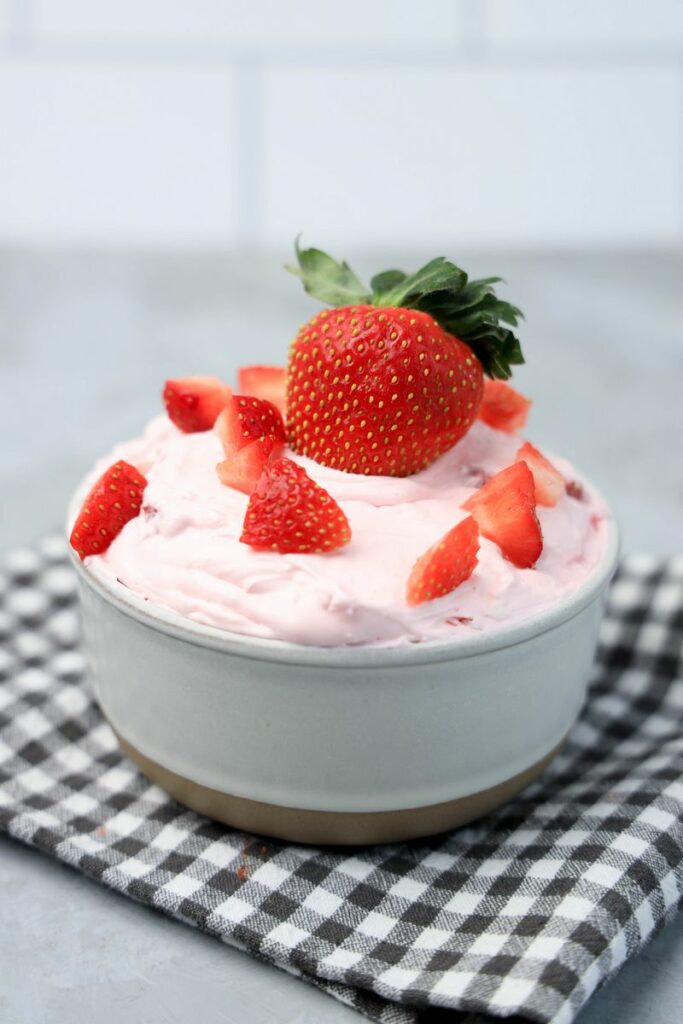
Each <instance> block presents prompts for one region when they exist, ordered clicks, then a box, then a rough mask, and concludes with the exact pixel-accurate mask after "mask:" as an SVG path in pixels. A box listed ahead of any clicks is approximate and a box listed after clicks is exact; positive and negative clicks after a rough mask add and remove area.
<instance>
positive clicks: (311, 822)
mask: <svg viewBox="0 0 683 1024" xmlns="http://www.w3.org/2000/svg"><path fill="white" fill-rule="evenodd" d="M117 737H118V740H119V743H120V744H121V747H122V749H123V750H124V752H125V753H126V754H127V755H128V757H130V758H131V760H132V761H135V763H136V764H137V765H138V766H139V767H140V768H141V769H142V771H143V772H144V774H145V775H146V776H147V778H148V779H150V780H151V781H152V782H154V783H156V785H158V786H161V788H162V789H165V790H166V792H167V793H170V795H171V796H172V797H174V799H176V800H178V801H179V802H180V803H182V804H185V805H186V806H187V807H190V808H191V809H192V810H193V811H198V812H199V813H200V814H205V815H207V817H209V818H215V819H216V820H217V821H221V822H223V823H224V824H225V825H231V826H232V827H233V828H238V829H241V830H242V831H244V832H257V833H260V834H262V835H265V836H273V837H275V838H276V839H287V840H290V841H293V842H295V843H313V844H315V845H320V844H323V845H333V846H365V845H367V844H370V843H393V842H399V841H402V840H405V839H417V838H419V837H421V836H430V835H435V834H436V833H438V832H445V831H447V830H448V829H452V828H457V827H458V826H459V825H465V824H466V823H467V822H469V821H473V820H474V819H475V818H481V817H482V816H483V815H484V814H488V813H489V811H493V810H495V809H496V808H497V807H500V806H502V804H504V803H507V801H508V800H510V799H511V798H512V797H513V796H515V795H516V794H517V793H519V792H520V790H522V789H524V787H525V786H527V785H528V784H529V783H530V782H532V781H533V780H534V779H535V778H537V777H538V776H539V775H540V774H541V772H542V771H543V770H544V768H546V767H547V765H548V764H550V762H551V761H552V759H553V758H554V757H555V755H556V754H557V752H558V751H559V750H560V748H561V747H562V744H563V743H564V740H563V741H562V743H559V744H558V746H556V747H554V748H553V749H552V750H551V751H550V752H549V753H548V754H546V756H545V757H543V758H541V760H540V761H537V762H536V763H535V764H532V765H531V767H529V768H527V769H525V771H523V772H520V773H519V774H518V775H513V776H512V777H511V778H509V779H505V780H504V781H503V782H500V783H498V785H497V786H491V787H490V788H489V789H483V790H481V791H480V792H479V793H472V794H471V795H469V796H463V797H458V798H457V799H456V800H446V801H444V802H443V803H439V804H430V805H429V806H428V807H411V808H406V809H405V810H399V811H369V812H366V811H363V812H356V811H311V810H302V809H299V808H296V807H280V806H279V805H277V804H267V803H262V802H261V801H260V800H248V799H246V798H245V797H241V796H232V794H230V793H221V792H220V791H219V790H217V789H210V788H209V787H208V786H202V785H200V784H199V783H198V782H192V780H191V779H186V778H183V776H182V775H176V773H175V772H172V771H169V769H168V768H164V767H163V766H162V765H160V764H157V763H156V761H152V760H150V758H148V757H145V755H144V754H141V753H140V751H139V750H137V749H136V748H135V747H133V746H131V744H130V743H128V742H127V741H126V740H124V739H123V737H122V736H120V735H119V734H118V733H117Z"/></svg>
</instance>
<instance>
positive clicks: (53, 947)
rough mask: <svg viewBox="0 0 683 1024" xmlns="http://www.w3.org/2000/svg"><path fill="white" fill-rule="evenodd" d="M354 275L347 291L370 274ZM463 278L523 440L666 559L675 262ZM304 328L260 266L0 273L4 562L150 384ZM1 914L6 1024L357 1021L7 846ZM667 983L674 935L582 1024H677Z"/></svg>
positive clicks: (34, 261)
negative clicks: (501, 356) (493, 318)
mask: <svg viewBox="0 0 683 1024" xmlns="http://www.w3.org/2000/svg"><path fill="white" fill-rule="evenodd" d="M427 255H429V254H427ZM417 258H418V257H416V256H415V255H413V256H412V257H408V256H405V254H404V259H403V260H399V261H398V262H404V263H405V264H406V265H407V266H408V267H409V268H410V267H412V266H413V265H414V264H415V263H416V261H417ZM356 262H357V264H358V269H359V270H360V271H363V272H366V271H367V270H371V269H377V267H378V266H381V265H383V263H384V261H383V260H382V259H379V260H377V261H375V260H373V259H370V258H366V259H359V260H357V261H356ZM389 262H391V263H394V262H397V261H396V260H395V259H391V260H390V261H389ZM462 262H463V263H464V264H465V265H466V266H467V267H468V269H471V270H472V272H473V273H475V274H479V273H489V272H498V273H501V274H503V275H504V276H505V277H506V278H507V279H508V281H509V282H510V288H509V289H508V294H509V295H510V297H511V298H513V299H514V300H515V301H517V302H518V303H519V304H520V305H521V306H522V308H524V309H525V310H526V311H527V315H528V323H527V325H525V328H524V335H523V337H524V339H525V341H526V346H525V347H526V351H527V358H528V360H529V365H528V366H526V367H524V368H523V369H522V370H521V371H520V372H519V374H518V376H517V383H518V386H519V387H520V389H522V390H524V391H526V393H527V394H529V395H530V396H531V397H533V398H534V399H535V406H534V413H533V418H532V420H531V423H530V427H529V431H528V433H529V436H530V437H531V438H532V440H534V441H536V442H537V443H538V444H539V445H540V446H546V447H548V448H549V449H551V450H552V449H555V450H556V451H558V452H561V453H562V454H563V455H566V456H567V457H569V458H571V459H573V460H574V461H575V462H576V463H577V465H579V466H581V468H582V469H583V470H584V471H585V472H587V473H588V474H589V475H590V476H592V477H593V478H594V479H595V480H596V482H599V483H600V485H601V486H602V488H603V490H604V491H605V493H606V494H607V496H608V497H609V498H610V500H611V502H612V503H613V505H614V506H615V507H616V509H617V511H618V514H619V517H620V519H621V522H622V525H623V528H624V543H625V547H626V548H627V549H628V550H631V551H635V550H649V551H656V552H661V553H668V552H672V551H680V550H681V549H682V548H683V516H682V515H681V503H682V501H683V457H682V456H681V452H680V448H681V438H680V434H681V432H680V405H681V395H682V394H683V342H682V333H683V332H682V330H681V328H682V326H683V307H682V305H681V301H682V300H681V288H680V281H681V270H683V260H681V258H680V255H679V256H676V255H674V254H649V255H647V254H641V255H633V256H610V255H609V254H603V255H591V256H587V255H578V254H577V255H564V256H557V255H556V256H552V255H548V254H546V255H536V256H531V255H526V256H515V255H502V256H501V255H499V256H497V257H495V259H487V258H485V257H483V256H473V257H472V258H470V259H469V260H468V261H466V260H465V257H463V258H462ZM387 265H388V264H387ZM313 308H314V307H313V305H312V304H311V303H310V302H309V300H307V299H306V298H305V297H304V296H302V295H300V294H299V290H298V285H297V283H296V282H295V281H293V280H291V279H289V278H288V276H287V275H285V274H284V273H282V272H281V271H280V270H279V260H278V259H276V258H274V257H268V256H260V257H256V256H252V257H239V258H238V257H236V256H229V255H218V254H214V255H211V254H202V255H196V256H179V255H174V254H165V255H156V256H154V255H149V256H145V255H126V254H120V255H97V254H95V255H92V254H73V255H59V254H52V255H51V254H44V255H35V254H26V253H24V254H22V253H5V254H2V253H0V311H1V315H0V394H2V401H1V402H0V439H1V448H0V488H1V493H2V503H1V505H0V509H1V513H2V514H1V516H0V549H2V548H5V547H7V546H9V545H11V544H14V543H18V542H26V541H30V540H31V539H32V538H34V537H37V536H39V535H40V534H41V533H43V532H44V531H46V530H48V529H50V528H52V527H53V526H54V525H55V524H56V523H58V522H59V521H61V518H62V515H63V509H64V505H65V502H66V499H67V497H68V495H69V493H70V491H71V490H72V488H73V487H74V485H75V483H76V482H77V480H78V478H79V477H80V476H81V475H82V473H83V471H84V470H85V469H86V468H87V467H88V465H89V463H90V462H91V460H92V459H93V458H94V457H95V456H97V455H99V454H101V453H102V452H103V451H104V450H105V449H106V448H107V447H108V446H109V445H111V444H113V443H114V442H115V441H116V440H118V439H120V438H123V437H125V436H129V435H132V434H133V433H135V432H137V431H138V430H139V429H140V427H141V426H142V424H143V422H144V421H145V419H146V418H147V417H149V416H150V415H152V414H153V413H154V412H155V411H156V409H158V408H159V403H158V400H157V398H156V396H157V394H158V392H159V390H160V387H161V382H162V380H163V379H164V377H167V376H175V375H180V374H190V373H216V374H218V375H222V376H225V377H227V378H229V377H230V375H231V374H232V372H233V370H234V368H235V367H236V366H237V365H239V364H240V363H244V362H257V361H259V362H260V361H274V362H281V361H282V358H283V355H284V348H285V345H286V343H287V341H288V339H289V336H290V335H291V334H292V333H293V332H294V330H295V329H296V326H297V325H298V324H299V322H301V321H302V320H303V319H305V318H306V316H307V315H309V313H310V312H311V310H312V309H313ZM0 893H1V894H2V896H1V897H0V1021H2V1024H47V1022H50V1024H54V1022H59V1024H80V1022H82V1021H90V1020H93V1019H97V1020H98V1021H100V1022H101V1024H119V1022H120V1024H123V1022H129V1021H135V1022H136V1024H174V1022H176V1021H177V1022H185V1021H188V1020H190V1019H197V1020H203V1021H205V1022H206V1024H212V1022H214V1021H215V1022H221V1024H222V1022H235V1024H328V1022H329V1024H343V1022H346V1021H348V1022H349V1024H350V1022H351V1021H352V1020H354V1021H355V1020H358V1019H359V1018H358V1015H357V1014H355V1013H353V1012H352V1011H350V1010H348V1009H346V1008H345V1007H342V1006H341V1005H339V1004H337V1003H335V1002H334V1001H333V1000H331V999H330V998H329V997H328V996H325V995H323V994H322V993H320V992H318V991H317V990H315V989H314V988H312V987H310V986H306V985H304V984H302V983H301V982H300V981H297V980H295V979H292V978H290V977H288V976H287V975H285V974H283V973H282V972H279V971H277V970H276V969H274V968H271V967H267V966H265V965H262V964H258V963H255V962H254V961H252V960H250V959H249V958H247V957H246V956H245V955H243V954H241V953H238V952H236V951H234V950H231V949H229V948H227V947H224V946H222V945H221V944H220V943H218V942H216V941H215V940H212V939H208V938H206V937H205V936H202V935H200V934H198V933H196V932H194V931H192V930H191V929H189V928H187V927H186V926H184V925H180V924H177V923H175V922H171V921H168V920H166V919H164V918H163V917H162V916H161V915H160V914H157V913H155V912H153V911H151V910H149V909H146V908H143V907H140V906H137V905H135V904H133V903H132V902H131V901H129V900H125V899H123V898H122V897H120V896H117V895H115V894H113V893H110V892H108V891H106V890H105V889H103V888H102V887H100V886H97V885H95V884H94V883H92V882H90V881H88V880H87V879H85V878H83V877H82V876H80V875H78V874H77V873H76V872H73V871H70V870H69V869H67V868H65V867H62V866H61V865H58V864H56V863H54V862H51V861H50V860H48V859H47V858H45V857H43V856H42V855H39V854H37V853H35V852H34V851H32V850H28V849H25V848H23V847H21V846H19V845H18V844H15V843H13V842H11V841H10V840H7V839H6V838H4V837H1V838H0ZM682 968H683V921H678V922H676V923H675V924H674V925H672V926H671V927H670V928H668V929H667V930H665V931H664V932H663V933H662V935H661V936H660V937H659V938H658V939H656V940H655V941H654V942H653V943H652V944H651V946H650V947H649V948H648V949H647V950H646V951H645V952H644V953H643V954H641V956H640V957H639V958H638V960H637V961H635V962H634V963H633V964H631V965H629V966H628V967H627V968H626V969H625V970H624V971H623V972H622V973H621V975H620V976H619V977H618V978H617V979H616V980H615V981H614V982H612V984H611V985H609V986H608V987H607V988H606V989H605V990H604V991H603V992H601V993H599V994H598V995H597V996H596V997H595V998H594V1000H593V1001H592V1002H591V1004H590V1005H589V1007H588V1008H587V1009H586V1010H585V1011H584V1012H583V1014H582V1015H581V1016H580V1024H605V1022H607V1021H612V1020H617V1019H618V1020H619V1021H620V1024H636V1022H637V1024H672V1022H674V1021H676V1020H678V1019H680V1006H681V1005H682V1004H683V970H682Z"/></svg>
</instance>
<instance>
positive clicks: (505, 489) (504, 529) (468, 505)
mask: <svg viewBox="0 0 683 1024" xmlns="http://www.w3.org/2000/svg"><path fill="white" fill-rule="evenodd" d="M463 508H464V509H465V510H466V511H467V512H471V513H472V515H473V516H474V518H475V519H476V521H477V525H478V526H479V530H480V532H481V533H482V534H483V535H484V537H488V539H489V540H492V541H494V543H496V544H497V545H498V547H499V548H500V549H501V551H502V552H503V555H504V556H505V558H508V559H509V560H510V561H511V562H512V563H513V564H514V565H516V566H517V567H518V568H520V569H530V568H531V566H533V565H535V564H536V562H537V561H538V558H539V556H540V554H541V551H542V550H543V536H542V534H541V526H540V523H539V521H538V517H537V515H536V497H535V489H534V478H533V476H532V475H531V470H530V469H529V467H528V466H527V464H526V462H515V463H514V464H513V465H512V466H508V467H507V469H503V470H502V471H501V472H500V473H496V475H495V476H492V477H491V479H490V480H489V481H488V482H487V483H485V484H484V486H483V487H480V488H479V490H478V491H475V493H474V494H473V495H472V496H471V498H468V499H467V501H466V502H465V504H464V505H463Z"/></svg>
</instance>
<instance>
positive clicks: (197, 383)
mask: <svg viewBox="0 0 683 1024" xmlns="http://www.w3.org/2000/svg"><path fill="white" fill-rule="evenodd" d="M231 395H232V389H231V388H229V387H228V386H227V384H223V382H222V381H220V380H218V378H217V377H184V378H183V379H181V380H167V381H166V384H165V385H164V393H163V399H164V405H165V406H166V411H167V412H168V415H169V418H170V419H171V420H172V422H173V423H175V425H176V427H178V429H179V430H182V431H183V433H184V434H194V433H197V431H200V430H211V428H212V426H213V425H214V423H215V422H216V417H217V416H218V414H219V412H220V411H221V409H223V408H224V407H225V403H226V402H227V401H228V399H229V398H230V396H231Z"/></svg>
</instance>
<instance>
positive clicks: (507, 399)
mask: <svg viewBox="0 0 683 1024" xmlns="http://www.w3.org/2000/svg"><path fill="white" fill-rule="evenodd" d="M530 408H531V402H530V401H529V399H528V398H525V397H524V395H520V393H519V391H515V389H514V388H511V387H510V385H509V384H506V383H505V381H503V380H488V379H484V397H483V398H482V400H481V405H480V406H479V413H478V417H479V419H480V420H483V421H484V423H487V424H488V425H489V427H494V428H495V429H496V430H503V431H505V433H506V434H514V433H515V431H517V430H521V429H522V428H523V426H524V424H525V423H526V421H527V417H528V415H529V409H530Z"/></svg>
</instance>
